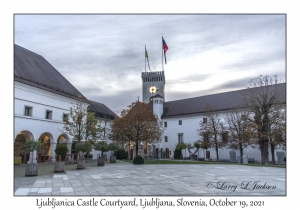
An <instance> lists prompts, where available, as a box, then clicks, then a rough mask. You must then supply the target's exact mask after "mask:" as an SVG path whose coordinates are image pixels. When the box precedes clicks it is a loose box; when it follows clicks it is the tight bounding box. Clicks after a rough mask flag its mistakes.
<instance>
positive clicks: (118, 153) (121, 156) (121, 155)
mask: <svg viewBox="0 0 300 210" xmlns="http://www.w3.org/2000/svg"><path fill="white" fill-rule="evenodd" d="M116 158H117V159H118V160H124V159H127V158H128V152H127V151H125V149H119V150H117V151H116Z"/></svg>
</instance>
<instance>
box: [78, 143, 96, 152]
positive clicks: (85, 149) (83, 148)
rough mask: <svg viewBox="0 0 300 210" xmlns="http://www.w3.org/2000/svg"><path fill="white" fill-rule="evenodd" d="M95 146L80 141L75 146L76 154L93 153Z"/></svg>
mask: <svg viewBox="0 0 300 210" xmlns="http://www.w3.org/2000/svg"><path fill="white" fill-rule="evenodd" d="M92 148H93V145H92V143H91V142H88V141H80V142H78V143H76V144H75V150H76V152H80V151H81V152H83V153H90V152H91V151H92Z"/></svg>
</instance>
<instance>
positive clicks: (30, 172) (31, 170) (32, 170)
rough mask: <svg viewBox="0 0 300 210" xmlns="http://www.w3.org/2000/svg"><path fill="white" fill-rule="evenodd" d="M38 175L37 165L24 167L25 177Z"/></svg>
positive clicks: (32, 164) (31, 164) (30, 164)
mask: <svg viewBox="0 0 300 210" xmlns="http://www.w3.org/2000/svg"><path fill="white" fill-rule="evenodd" d="M37 175H38V164H37V163H29V164H27V165H26V171H25V176H37Z"/></svg>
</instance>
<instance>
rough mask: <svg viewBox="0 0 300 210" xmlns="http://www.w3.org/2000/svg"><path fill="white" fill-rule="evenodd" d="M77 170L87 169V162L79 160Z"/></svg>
mask: <svg viewBox="0 0 300 210" xmlns="http://www.w3.org/2000/svg"><path fill="white" fill-rule="evenodd" d="M77 169H85V160H77Z"/></svg>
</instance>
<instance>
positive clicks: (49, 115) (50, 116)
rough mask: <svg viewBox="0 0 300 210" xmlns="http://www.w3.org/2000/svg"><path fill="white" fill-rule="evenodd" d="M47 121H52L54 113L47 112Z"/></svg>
mask: <svg viewBox="0 0 300 210" xmlns="http://www.w3.org/2000/svg"><path fill="white" fill-rule="evenodd" d="M46 119H49V120H51V119H52V111H50V110H46Z"/></svg>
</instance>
